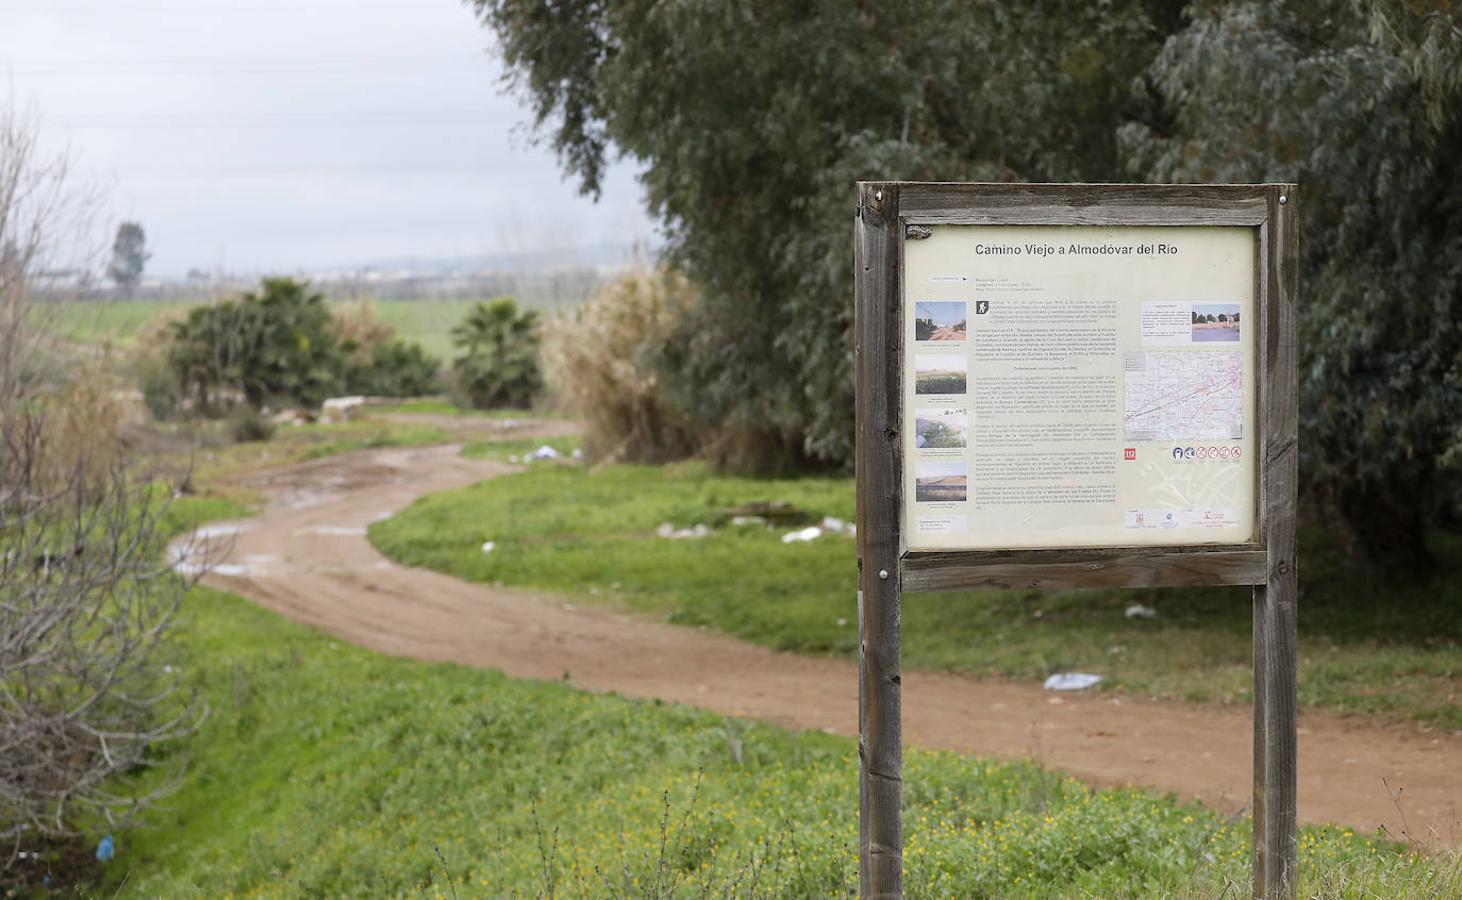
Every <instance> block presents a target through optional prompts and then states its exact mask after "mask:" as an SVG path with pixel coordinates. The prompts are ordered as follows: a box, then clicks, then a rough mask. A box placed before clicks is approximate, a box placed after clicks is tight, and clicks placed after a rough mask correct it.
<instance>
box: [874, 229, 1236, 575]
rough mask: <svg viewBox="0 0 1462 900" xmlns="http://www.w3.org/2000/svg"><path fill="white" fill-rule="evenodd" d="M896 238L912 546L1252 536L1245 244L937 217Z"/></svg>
mask: <svg viewBox="0 0 1462 900" xmlns="http://www.w3.org/2000/svg"><path fill="white" fill-rule="evenodd" d="M928 230H929V232H930V234H929V236H928V237H927V238H924V239H922V240H906V241H904V270H903V271H904V284H903V309H904V313H903V321H904V326H903V327H904V329H905V335H904V337H905V346H906V347H907V348H908V350H907V351H906V352H905V354H904V360H905V371H904V377H903V383H904V397H903V405H904V410H905V421H907V422H908V423H909V426H910V427H908V428H906V429H905V430H904V431H905V434H904V482H905V485H904V488H905V489H904V497H905V508H904V512H903V514H904V519H905V526H906V532H905V533H906V535H907V546H908V548H909V549H911V550H960V549H1016V548H1069V547H1119V546H1144V545H1190V544H1192V545H1196V544H1242V543H1246V542H1248V541H1250V540H1252V539H1254V537H1255V529H1256V523H1257V516H1256V512H1255V510H1256V503H1257V499H1256V494H1257V492H1256V489H1255V481H1256V476H1255V459H1256V456H1257V454H1256V453H1255V444H1254V441H1255V434H1256V428H1255V411H1256V402H1255V398H1256V396H1257V392H1256V382H1257V377H1258V373H1257V363H1256V344H1257V340H1256V338H1257V335H1256V332H1255V329H1254V328H1253V327H1251V323H1252V322H1253V321H1254V313H1255V296H1254V275H1255V271H1254V267H1255V234H1254V230H1253V229H1252V228H1243V227H1208V226H1202V227H1198V226H1185V227H1148V226H1073V225H1020V226H1016V225H933V226H930V227H929V229H928Z"/></svg>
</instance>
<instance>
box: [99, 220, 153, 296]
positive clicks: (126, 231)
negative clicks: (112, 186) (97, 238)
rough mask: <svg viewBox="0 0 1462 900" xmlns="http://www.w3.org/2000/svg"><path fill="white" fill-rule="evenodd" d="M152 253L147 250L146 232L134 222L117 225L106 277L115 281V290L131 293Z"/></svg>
mask: <svg viewBox="0 0 1462 900" xmlns="http://www.w3.org/2000/svg"><path fill="white" fill-rule="evenodd" d="M151 258H152V254H151V253H148V252H147V233H146V232H144V231H143V230H142V226H141V225H139V224H137V223H136V222H123V223H122V224H121V225H119V226H117V239H116V240H115V241H113V242H112V261H111V263H110V264H109V265H108V266H107V277H108V278H110V279H112V281H114V282H116V285H117V290H119V291H121V292H122V293H123V294H131V293H132V292H133V291H134V290H136V289H137V285H138V283H139V282H141V281H142V270H143V269H145V268H147V261H148V260H149V259H151Z"/></svg>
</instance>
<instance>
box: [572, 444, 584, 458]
mask: <svg viewBox="0 0 1462 900" xmlns="http://www.w3.org/2000/svg"><path fill="white" fill-rule="evenodd" d="M583 458H584V451H583V450H580V449H579V448H578V447H575V448H574V459H583Z"/></svg>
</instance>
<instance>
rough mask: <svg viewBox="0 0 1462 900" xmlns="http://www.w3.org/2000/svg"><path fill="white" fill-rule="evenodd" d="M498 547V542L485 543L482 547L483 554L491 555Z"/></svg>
mask: <svg viewBox="0 0 1462 900" xmlns="http://www.w3.org/2000/svg"><path fill="white" fill-rule="evenodd" d="M496 546H497V542H496V541H487V542H485V543H483V545H482V552H483V553H491V552H492V548H494V547H496Z"/></svg>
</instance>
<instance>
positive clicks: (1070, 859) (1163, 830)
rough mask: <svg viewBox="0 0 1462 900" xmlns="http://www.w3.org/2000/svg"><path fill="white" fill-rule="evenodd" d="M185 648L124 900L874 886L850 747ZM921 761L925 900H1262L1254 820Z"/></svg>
mask: <svg viewBox="0 0 1462 900" xmlns="http://www.w3.org/2000/svg"><path fill="white" fill-rule="evenodd" d="M830 484H833V483H830ZM820 489H821V487H820V486H813V487H812V488H811V489H810V490H809V493H810V494H813V493H816V491H818V490H820ZM175 641H176V645H175V648H174V649H175V650H176V651H177V652H178V657H177V658H178V661H179V664H180V665H182V666H183V671H184V673H185V675H186V677H187V679H188V680H189V682H190V683H191V685H192V686H194V687H195V688H196V689H197V690H198V691H199V692H200V696H201V697H202V699H204V700H205V701H206V702H207V704H208V709H209V716H208V718H207V720H206V721H205V722H204V723H203V725H202V726H201V728H200V729H199V730H198V731H197V732H196V733H194V734H192V735H191V736H189V737H187V738H186V739H184V740H182V741H180V742H179V743H177V744H175V745H171V746H170V747H168V748H167V749H166V750H165V752H164V754H163V755H164V756H169V757H173V758H178V757H183V758H186V759H187V760H188V761H189V767H188V770H187V775H186V779H185V781H184V782H183V784H182V786H181V788H180V790H179V791H178V792H177V793H175V794H174V795H173V796H172V797H171V798H169V799H168V800H167V801H166V803H165V805H164V806H163V807H161V808H158V809H155V810H153V811H152V812H151V813H150V815H149V821H150V825H149V826H148V827H146V828H144V829H140V830H136V831H132V832H127V833H124V834H122V835H119V840H118V855H117V858H116V859H115V860H114V861H113V862H111V863H110V864H109V865H108V867H107V870H106V875H107V879H108V881H109V882H110V883H111V885H119V886H120V895H121V896H136V897H154V896H162V897H195V896H196V897H221V896H228V895H243V896H287V897H292V896H387V895H394V896H400V895H425V896H432V897H449V896H462V897H474V896H512V895H528V896H532V895H540V894H541V893H544V892H547V893H551V894H556V895H559V896H603V895H606V894H620V893H623V894H624V895H629V896H657V894H656V893H655V890H656V887H657V886H658V887H661V888H663V887H665V886H668V885H670V884H672V883H679V884H680V885H681V886H682V888H683V889H682V891H681V895H683V896H731V895H745V894H749V893H751V888H752V882H753V880H754V881H755V885H756V887H759V888H760V889H761V890H762V891H763V892H764V895H768V896H831V895H834V894H840V893H844V892H845V891H846V890H847V889H848V888H850V887H851V886H853V885H854V884H855V883H856V876H855V863H854V860H855V847H856V841H857V816H856V813H857V788H856V781H857V778H856V772H857V750H856V747H855V745H854V743H853V742H852V741H850V740H847V739H842V738H833V737H829V736H826V735H821V734H816V733H811V734H790V733H787V732H785V731H782V730H779V729H777V728H774V727H771V726H768V725H762V724H757V723H753V722H747V721H741V720H736V719H730V718H725V717H721V716H717V715H712V714H709V713H704V712H698V711H694V710H691V709H686V708H682V707H673V706H663V705H661V704H659V703H653V702H639V701H630V700H626V699H622V698H619V697H615V696H612V695H598V694H590V693H586V692H581V691H577V690H574V689H571V688H569V687H567V686H565V685H562V684H557V683H535V682H524V681H513V680H510V679H507V678H505V677H504V676H502V675H501V674H498V673H495V672H488V671H481V670H474V669H469V668H465V667H460V666H453V665H445V664H428V663H422V662H416V661H411V660H404V659H396V658H389V657H385V656H381V655H377V654H373V653H370V652H368V651H364V650H361V649H358V648H355V647H352V646H349V645H346V644H343V643H340V642H338V641H335V640H332V639H331V638H329V637H326V636H322V635H320V634H318V633H315V632H313V631H310V630H308V629H306V628H303V627H301V626H298V625H294V624H292V623H289V622H286V621H285V620H283V619H281V618H280V617H278V616H276V615H274V614H272V613H268V612H265V611H263V610H261V609H258V608H256V607H254V606H251V605H249V604H247V603H245V602H243V601H241V600H239V599H237V598H235V597H232V596H229V595H227V594H222V593H218V592H215V591H211V590H204V589H198V590H195V591H194V592H193V593H192V594H191V595H190V597H189V600H188V604H187V611H186V618H185V623H184V625H183V627H182V629H181V630H180V632H179V633H178V635H177V637H176V638H175ZM906 759H907V762H906V769H905V777H906V785H907V787H906V791H905V801H906V813H905V823H906V825H905V827H906V834H907V853H906V868H907V884H908V887H909V889H910V895H911V896H928V895H936V894H937V895H963V896H996V895H998V896H1002V897H1005V896H1042V897H1046V896H1095V897H1119V896H1153V895H1168V896H1172V895H1174V894H1177V895H1183V896H1207V897H1217V896H1219V894H1220V892H1221V891H1222V890H1223V889H1224V887H1225V886H1226V884H1227V883H1229V882H1233V883H1235V884H1237V885H1239V886H1240V887H1239V889H1238V895H1242V894H1243V893H1244V889H1243V887H1242V886H1243V885H1245V884H1246V883H1247V857H1248V854H1247V845H1246V840H1247V834H1248V824H1247V822H1246V821H1245V820H1227V819H1225V818H1223V817H1220V816H1218V815H1216V814H1214V813H1213V812H1210V811H1206V810H1204V809H1202V808H1200V807H1198V806H1196V805H1191V804H1180V803H1178V802H1176V801H1174V800H1173V799H1171V798H1165V797H1158V796H1154V795H1152V794H1148V793H1144V792H1141V791H1134V790H1116V791H1095V790H1092V789H1090V788H1087V787H1085V786H1083V785H1081V784H1079V783H1078V782H1076V781H1074V780H1072V779H1069V778H1063V777H1061V776H1059V775H1057V774H1052V773H1047V772H1044V771H1042V770H1040V769H1038V768H1036V767H1035V766H1033V765H1029V764H999V763H991V762H985V761H980V760H974V759H967V758H961V757H959V756H955V755H952V754H936V753H924V752H911V753H909V754H908V755H907V757H906ZM662 848H663V849H662ZM438 853H440V857H439V856H438ZM1300 862H1301V866H1302V867H1303V869H1302V871H1303V876H1304V878H1305V880H1306V883H1305V885H1304V886H1303V887H1302V893H1305V894H1308V893H1310V892H1312V891H1314V890H1318V889H1319V888H1320V887H1321V886H1322V881H1321V879H1327V880H1328V883H1329V884H1331V885H1332V886H1337V885H1344V886H1346V887H1347V888H1349V889H1351V890H1354V891H1356V893H1355V895H1356V896H1401V895H1403V894H1406V892H1408V891H1411V892H1413V895H1415V896H1426V895H1430V896H1445V895H1448V894H1449V892H1451V893H1453V895H1455V891H1457V890H1458V889H1462V869H1459V867H1458V866H1457V864H1456V863H1455V861H1453V860H1451V859H1450V858H1427V857H1424V856H1415V855H1413V854H1411V853H1408V852H1404V851H1401V850H1400V849H1398V848H1396V847H1394V846H1392V845H1388V844H1384V843H1381V842H1376V841H1369V840H1365V839H1363V838H1361V837H1359V836H1356V835H1353V834H1351V833H1349V832H1347V831H1343V830H1340V829H1335V828H1306V829H1305V830H1304V831H1303V835H1302V838H1301V844H1300ZM98 888H99V889H100V890H99V892H100V893H102V894H105V895H107V896H110V895H111V891H112V888H111V886H98ZM1362 890H1364V891H1365V892H1366V893H1360V892H1361V891H1362ZM1233 895H1234V894H1232V893H1231V894H1230V896H1233Z"/></svg>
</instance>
